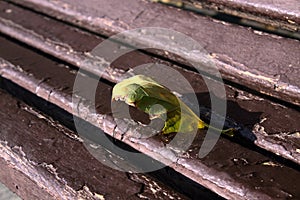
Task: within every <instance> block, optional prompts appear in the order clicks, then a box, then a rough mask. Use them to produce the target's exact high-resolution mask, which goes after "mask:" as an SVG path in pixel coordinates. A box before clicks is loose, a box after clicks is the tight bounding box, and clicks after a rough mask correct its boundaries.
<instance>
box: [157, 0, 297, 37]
mask: <svg viewBox="0 0 300 200" xmlns="http://www.w3.org/2000/svg"><path fill="white" fill-rule="evenodd" d="M154 1H155V2H161V3H164V4H169V5H174V6H177V7H181V8H186V9H191V10H195V11H198V12H202V13H203V14H205V13H207V14H210V15H212V16H214V15H217V16H215V17H218V15H219V14H222V13H224V14H227V16H223V17H230V16H233V17H239V18H240V19H234V20H240V21H239V23H246V24H247V21H246V20H251V21H254V23H253V25H255V22H259V23H262V25H265V27H264V28H265V30H266V31H268V30H269V31H271V32H272V31H274V32H278V33H280V31H276V29H278V28H279V29H285V30H288V31H291V32H292V33H290V36H293V33H296V34H297V35H298V34H299V25H300V6H299V2H298V1H297V0H288V1H279V0H276V1H273V0H262V1H258V0H246V1H241V0H232V1H227V0H205V1H199V0H167V1H160V0H154ZM213 11H215V12H213ZM220 17H222V16H220ZM249 23H251V22H249ZM282 33H284V32H283V31H282ZM286 33H288V32H286ZM295 36H296V35H295ZM296 38H299V36H296Z"/></svg>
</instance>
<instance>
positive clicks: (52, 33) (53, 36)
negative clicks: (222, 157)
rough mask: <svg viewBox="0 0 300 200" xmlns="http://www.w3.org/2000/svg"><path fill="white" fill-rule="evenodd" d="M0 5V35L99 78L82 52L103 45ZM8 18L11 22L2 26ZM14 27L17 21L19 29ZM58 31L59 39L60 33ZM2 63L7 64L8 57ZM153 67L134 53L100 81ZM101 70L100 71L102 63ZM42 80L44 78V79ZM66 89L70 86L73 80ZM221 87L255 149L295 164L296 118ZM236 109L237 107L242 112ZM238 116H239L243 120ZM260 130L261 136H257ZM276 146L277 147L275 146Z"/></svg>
mask: <svg viewBox="0 0 300 200" xmlns="http://www.w3.org/2000/svg"><path fill="white" fill-rule="evenodd" d="M0 3H1V2H0ZM1 5H6V6H7V7H6V8H7V9H10V10H11V11H12V12H11V13H10V14H9V15H7V14H5V13H1V15H0V16H1V17H6V18H7V19H6V20H5V19H0V30H1V31H2V32H3V33H5V34H7V35H9V36H11V37H13V38H15V39H17V40H19V41H22V42H24V43H26V44H28V45H31V46H33V47H35V48H38V49H40V50H42V51H44V52H46V53H49V54H51V55H52V56H55V57H58V58H60V59H62V60H64V61H67V62H69V63H71V64H73V65H75V66H77V67H79V68H82V69H84V70H86V71H89V72H91V73H94V74H98V75H99V73H101V70H100V71H97V70H98V69H99V67H94V66H101V62H102V64H103V59H102V60H100V61H99V60H98V62H97V60H95V61H91V62H86V60H93V58H91V57H90V56H89V55H86V54H85V52H86V51H90V50H91V48H93V47H94V46H95V45H97V43H98V42H99V43H100V42H101V41H103V39H102V38H100V37H97V36H95V35H93V34H90V33H87V32H82V31H80V30H78V29H76V28H74V27H69V26H67V25H65V24H63V23H59V22H57V21H54V20H51V19H49V18H45V17H42V16H39V15H37V14H34V13H32V12H29V11H26V10H24V9H20V8H18V7H15V6H13V5H9V4H5V3H3V2H2V4H1ZM20 13H22V15H23V16H27V17H26V18H30V19H31V21H32V22H34V23H31V22H28V20H24V17H23V18H20V17H19V14H20ZM8 19H9V20H12V21H7V20H8ZM14 22H18V23H20V24H21V25H22V26H20V25H18V24H16V23H14ZM52 27H55V28H52ZM62 31H63V32H64V34H61V32H62ZM44 41H47V42H44ZM20 54H21V52H20ZM4 55H7V51H6V52H4V51H3V56H4ZM6 58H7V59H9V58H10V57H6ZM133 58H134V59H133ZM152 62H154V63H155V62H161V61H160V60H158V59H156V58H153V57H150V56H147V55H145V54H142V53H139V52H133V53H132V54H130V55H128V56H127V57H124V58H122V59H121V60H119V61H116V62H114V63H113V66H112V67H109V70H108V71H107V73H104V74H103V75H102V77H103V78H105V79H107V80H110V81H112V82H118V81H119V80H120V78H121V75H122V74H124V73H125V72H126V71H127V70H128V69H130V68H134V67H136V66H138V65H140V64H144V63H152ZM15 64H17V65H22V64H24V61H23V60H22V61H21V62H16V63H15ZM28 64H30V62H29V63H28ZM164 64H167V65H168V66H172V67H174V69H176V70H179V71H180V72H182V73H185V74H187V76H188V77H191V78H190V79H191V80H192V79H193V80H194V81H193V82H197V84H195V85H194V88H195V91H196V92H198V93H203V94H205V93H206V94H207V92H208V91H207V90H206V89H205V88H206V86H205V83H204V82H203V80H202V79H201V77H200V76H199V75H196V74H194V73H188V72H184V70H182V69H181V68H180V66H176V65H175V66H174V65H172V64H171V63H167V62H164ZM103 66H105V63H104V64H103ZM44 70H47V71H49V68H47V69H46V68H45V69H44ZM49 73H50V74H52V73H53V72H50V71H49ZM42 76H44V74H43V75H42ZM56 77H57V78H55V80H56V81H55V84H58V83H59V82H60V78H58V77H61V76H60V74H57V75H56ZM40 78H42V77H40ZM61 79H64V78H61ZM72 80H74V79H72ZM53 81H54V80H53ZM55 84H53V86H52V87H55ZM68 84H69V85H72V81H70V82H69V83H68ZM226 88H227V93H228V96H227V98H228V100H230V102H231V101H232V102H234V103H230V104H229V105H228V109H229V110H228V115H229V116H230V117H231V118H233V119H235V120H236V121H237V122H239V123H241V124H245V125H246V126H247V127H248V128H249V129H250V130H252V129H253V131H254V133H255V134H256V136H257V140H256V141H255V144H256V145H257V146H259V147H262V148H264V149H267V150H269V151H272V152H274V153H275V154H279V155H281V156H283V157H285V158H287V159H290V160H293V161H294V162H297V163H300V160H299V159H300V158H299V152H298V151H297V149H299V146H300V144H299V141H298V139H297V138H294V137H293V133H296V132H297V131H298V130H299V129H300V127H299V124H298V122H297V118H299V113H297V112H296V111H295V110H293V109H288V108H280V107H281V106H280V105H278V104H275V105H273V103H272V102H271V101H269V100H267V99H265V98H260V97H258V96H256V95H254V96H253V94H250V93H248V92H245V91H240V90H238V89H232V88H230V87H226ZM67 91H68V93H71V88H69V90H67ZM207 95H208V94H207ZM207 95H201V96H200V98H202V99H203V98H205V99H206V100H204V101H203V100H201V104H203V105H206V106H209V105H210V104H209V103H208V102H209V101H208V100H207ZM245 99H248V100H245ZM237 105H239V106H237ZM258 105H259V106H258ZM240 106H242V107H243V109H242V108H241V107H240ZM244 109H245V110H244ZM274 110H277V112H276V113H274ZM241 113H242V115H243V116H242V117H241ZM258 113H261V115H260V116H259V114H258ZM281 116H287V118H286V120H288V121H289V123H286V122H280V121H282V118H281ZM261 119H267V120H265V121H264V122H262V123H260V122H259V121H260V120H261ZM275 121H277V125H274V124H273V123H274V122H275ZM259 127H260V131H258V128H259ZM262 127H263V129H264V130H263V129H262ZM244 136H246V137H247V136H248V135H247V134H246V135H244ZM278 143H279V144H280V145H279V146H278Z"/></svg>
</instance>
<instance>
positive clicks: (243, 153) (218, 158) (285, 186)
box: [0, 39, 300, 199]
mask: <svg viewBox="0 0 300 200" xmlns="http://www.w3.org/2000/svg"><path fill="white" fill-rule="evenodd" d="M1 43H2V44H5V46H6V52H14V55H11V54H7V53H6V52H4V51H2V52H1V56H2V57H4V58H6V59H8V60H10V61H11V62H12V63H14V64H15V65H20V66H19V67H15V66H14V65H12V64H9V63H8V62H6V61H4V60H2V61H1V65H0V66H1V67H0V68H1V70H0V71H1V74H2V76H3V77H5V78H7V79H10V80H12V81H14V82H15V83H17V84H19V85H20V86H22V87H24V88H25V89H27V90H29V91H31V92H32V93H33V94H36V95H38V96H40V97H42V98H44V99H46V100H47V101H49V102H52V103H54V104H56V105H58V106H59V107H61V108H63V109H65V110H67V111H68V112H69V113H73V114H75V115H78V113H74V112H73V110H72V104H73V103H72V102H71V97H70V95H71V91H72V89H71V88H72V85H73V81H74V77H75V75H74V73H72V70H70V69H68V68H66V67H65V66H63V65H61V64H59V63H56V62H53V61H51V60H49V59H46V58H45V57H43V56H40V55H38V54H36V53H34V52H31V51H28V50H27V49H25V48H22V47H20V46H17V45H15V44H13V43H10V42H8V41H5V39H2V41H1ZM8 49H11V50H13V51H11V50H10V51H8ZM15 55H18V58H19V59H15ZM20 56H21V57H20ZM32 61H34V62H32ZM46 72H47V73H46ZM48 72H49V73H48ZM50 72H51V73H50ZM28 73H30V75H29V74H28ZM45 74H46V76H47V77H45ZM189 76H191V77H192V78H193V80H196V81H195V83H197V84H199V83H200V79H199V78H197V75H192V74H190V75H189ZM72 77H73V78H72ZM45 78H46V79H45ZM43 80H44V81H43ZM99 84H100V85H99V89H100V90H99V91H98V92H97V95H96V96H97V97H101V99H100V100H99V99H98V101H97V99H96V102H97V103H96V107H97V108H99V110H98V114H97V115H94V114H92V113H89V112H90V111H89V108H88V105H86V104H85V103H84V102H82V103H81V104H80V106H79V107H78V109H79V113H80V115H79V116H82V115H83V116H85V119H86V120H87V121H89V122H91V123H93V124H94V125H96V126H98V127H99V128H101V129H104V130H105V132H106V133H108V134H109V135H113V134H114V135H115V136H116V137H117V138H120V137H121V134H122V133H123V132H124V130H123V131H122V130H120V129H115V128H114V127H115V124H114V121H113V120H112V118H111V117H110V116H109V114H107V113H108V112H109V110H110V108H108V107H107V106H108V105H110V91H111V86H109V85H107V84H104V83H101V82H100V83H99ZM197 88H199V89H201V88H203V87H201V86H199V85H198V87H197ZM199 92H200V93H201V90H200V91H199ZM229 94H234V91H232V92H229ZM239 95H240V97H245V96H243V94H239ZM239 95H238V96H239ZM248 98H251V97H248ZM238 99H239V98H237V100H238ZM251 100H252V101H253V104H255V105H253V107H251V108H252V109H254V108H255V107H257V104H258V103H259V104H264V101H259V100H255V99H252V98H251ZM243 101H244V100H243ZM243 101H242V100H240V102H243ZM250 103H251V102H249V101H245V102H244V104H245V105H249V104H250ZM267 104H268V103H266V104H264V105H263V106H267ZM236 108H237V107H236ZM284 109H286V108H283V107H282V106H279V105H278V106H276V110H280V112H281V113H282V112H284ZM270 110H272V112H274V110H275V109H274V107H272V109H270ZM239 111H241V110H239ZM239 111H238V110H234V111H233V112H232V113H234V112H238V113H236V114H238V116H240V112H239ZM290 111H292V110H289V112H290ZM248 114H249V113H248ZM295 114H298V112H296V113H295ZM274 115H275V116H276V114H274ZM246 121H247V120H246ZM272 121H273V120H272ZM296 121H297V120H296V119H295V123H296ZM273 122H275V123H277V122H276V120H275V121H273ZM284 123H285V122H283V123H282V124H280V125H284ZM296 124H297V123H296ZM270 125H271V126H274V124H273V123H272V124H270ZM289 127H291V125H289ZM277 128H278V127H277ZM199 133H200V134H199V136H198V137H197V139H196V141H195V144H194V145H193V146H192V147H191V149H190V151H189V154H188V155H186V156H185V157H177V156H178V155H176V153H175V152H173V151H172V150H171V149H170V150H169V151H168V152H164V153H163V154H162V152H161V147H162V146H163V144H162V143H161V141H160V140H157V138H149V139H136V138H134V137H131V136H130V135H132V134H130V130H129V132H127V133H126V134H125V135H124V139H123V141H124V142H125V143H127V144H129V145H130V146H132V147H134V148H135V149H139V150H140V151H142V152H143V153H145V154H147V155H150V156H152V157H153V158H155V159H157V160H159V161H161V162H163V163H166V164H170V163H172V164H171V165H170V167H172V168H174V169H175V170H176V171H178V172H180V173H182V174H183V175H185V176H187V177H189V178H190V179H192V180H194V181H196V182H198V183H199V184H201V185H203V186H205V187H207V188H209V189H211V190H212V191H214V192H216V193H217V194H219V195H221V196H223V197H225V198H231V199H232V198H234V199H242V198H243V199H255V198H262V197H264V199H268V198H275V197H276V196H278V198H287V197H291V198H295V199H297V197H298V196H299V194H298V190H297V181H298V179H299V178H298V177H299V175H300V174H299V171H298V170H297V169H293V168H291V167H293V166H290V167H288V166H285V164H287V163H286V162H280V161H279V160H277V161H276V160H273V159H272V158H270V157H268V156H266V155H263V154H262V153H263V152H260V151H259V150H257V151H258V152H256V151H253V149H251V147H250V149H249V148H246V147H243V146H241V145H239V144H238V143H237V142H233V141H230V140H228V139H226V138H221V139H220V140H219V142H218V144H217V145H216V147H215V148H214V150H213V151H212V152H211V154H209V156H207V157H205V158H204V159H199V158H197V155H196V154H197V151H198V148H199V144H200V143H201V141H202V139H203V135H204V133H205V131H201V132H199ZM59 146H63V145H59ZM224 151H225V152H227V153H226V154H224ZM174 156H175V157H174ZM81 157H82V156H81ZM278 162H279V163H278ZM287 177H289V178H288V179H287ZM271 182H272V183H271ZM273 183H274V184H273ZM270 184H271V185H272V186H271V188H270ZM258 185H259V186H258Z"/></svg>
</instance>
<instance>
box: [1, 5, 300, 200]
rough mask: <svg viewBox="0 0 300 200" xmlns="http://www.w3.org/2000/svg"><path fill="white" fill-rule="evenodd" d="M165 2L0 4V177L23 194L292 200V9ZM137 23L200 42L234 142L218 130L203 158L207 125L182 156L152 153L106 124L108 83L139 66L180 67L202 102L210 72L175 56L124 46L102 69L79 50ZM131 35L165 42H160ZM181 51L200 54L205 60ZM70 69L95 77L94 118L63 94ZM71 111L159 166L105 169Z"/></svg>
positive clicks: (151, 144)
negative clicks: (221, 90) (219, 81)
mask: <svg viewBox="0 0 300 200" xmlns="http://www.w3.org/2000/svg"><path fill="white" fill-rule="evenodd" d="M178 2H179V3H178ZM163 3H166V1H163ZM167 3H169V4H172V6H167V5H163V4H159V3H155V2H150V1H139V0H132V1H129V2H126V3H125V2H123V1H119V0H113V1H110V2H109V3H107V2H104V1H103V2H102V1H93V0H88V1H77V0H72V1H71V0H59V1H50V0H46V1H38V0H24V1H14V0H11V1H2V2H0V7H1V13H0V32H1V33H2V35H1V37H0V40H1V44H2V47H5V48H1V49H0V57H1V58H0V75H1V79H0V80H1V88H2V90H1V96H2V98H1V105H0V106H1V112H0V114H1V119H2V122H3V123H2V124H1V130H2V131H1V138H0V140H1V143H0V145H1V148H0V151H1V153H0V165H1V169H4V170H2V171H1V172H0V180H1V182H3V183H4V184H5V185H7V186H8V187H9V188H10V189H11V190H12V191H14V192H15V193H17V194H18V195H19V196H20V197H22V198H24V199H38V198H40V197H41V196H42V197H43V199H44V198H50V199H51V198H56V199H66V198H71V199H78V198H84V199H115V198H121V199H123V198H124V199H125V198H126V199H128V198H134V199H135V198H137V199H138V198H150V199H159V198H163V199H165V198H168V199H179V198H182V199H187V198H192V199H197V198H201V197H202V198H208V199H212V198H213V199H215V198H220V199H222V198H227V199H258V198H263V199H273V198H279V199H284V198H291V199H297V198H299V196H300V194H299V192H298V188H297V183H298V179H299V177H300V174H299V164H300V150H299V149H300V143H299V130H300V126H299V116H300V113H299V104H300V103H299V102H300V100H299V91H300V90H299V84H300V82H299V80H298V74H299V73H298V71H299V62H300V61H299V59H300V58H299V55H300V48H299V47H300V45H299V40H297V37H298V36H297V35H298V34H299V28H298V27H299V14H298V13H299V9H298V10H297V7H296V6H295V7H294V9H293V7H291V6H288V5H290V4H288V3H287V4H274V5H272V6H271V8H272V9H268V10H266V9H264V6H265V4H264V3H263V2H260V3H255V2H254V1H253V3H255V4H251V3H252V2H251V1H245V2H239V1H232V2H231V3H229V2H227V1H219V2H217V1H205V2H198V1H183V2H182V1H176V2H175V1H168V2H167ZM265 3H268V2H265ZM291 3H293V1H291ZM174 5H175V6H177V7H179V8H176V7H174ZM200 5H201V6H200ZM253 5H254V6H253ZM203 8H205V9H203ZM195 11H196V12H195ZM200 11H201V12H202V13H201V12H200ZM275 11H276V12H275ZM211 12H214V13H216V12H217V13H219V16H220V13H221V14H226V16H231V17H232V18H234V17H239V18H242V19H244V20H252V21H255V22H257V23H260V24H262V23H264V24H265V25H268V24H269V25H270V26H272V27H276V30H277V31H274V32H273V31H272V29H270V28H269V29H268V30H267V32H268V33H267V32H262V30H264V29H263V28H262V29H260V30H257V29H255V28H257V27H252V28H249V27H246V25H245V24H239V25H237V24H234V23H231V22H232V21H230V20H227V21H222V20H221V19H222V18H216V17H214V16H213V15H210V16H203V14H205V13H208V14H209V13H211ZM257 14H259V15H260V17H259V18H258V17H254V16H256V15H257ZM29 19H30V20H29ZM258 19H260V20H258ZM271 22H272V23H271ZM241 25H243V26H241ZM248 25H249V24H248ZM145 26H146V27H147V26H148V27H149V26H156V27H163V28H168V29H171V30H176V31H179V32H182V33H184V34H186V35H188V36H190V37H191V38H193V39H194V40H195V41H197V42H199V43H201V44H202V45H203V47H204V48H205V50H206V51H207V52H208V54H209V55H210V57H211V59H212V60H213V61H214V62H215V63H216V66H217V69H218V70H219V71H220V73H221V75H222V77H223V79H224V83H225V90H226V99H227V101H228V102H227V108H228V110H227V115H228V117H229V118H230V120H228V121H227V122H228V123H227V125H228V126H229V127H230V126H232V124H234V125H235V126H239V127H240V131H239V134H238V135H237V136H236V137H234V138H227V137H221V138H220V139H219V140H218V142H217V144H216V146H215V147H214V149H213V150H212V151H211V152H210V153H209V154H208V155H207V156H206V157H204V158H202V159H199V158H198V156H197V154H198V151H199V147H200V144H201V142H202V141H203V136H204V135H205V133H206V130H201V131H199V133H198V135H197V136H196V138H195V141H194V143H193V144H192V146H191V147H190V148H189V150H188V151H187V152H188V153H186V154H184V155H181V154H178V153H177V152H176V151H173V150H172V149H171V150H169V151H168V152H161V151H160V149H161V148H162V147H163V146H164V144H163V142H162V141H161V139H160V138H159V137H154V138H147V139H136V138H134V137H132V135H131V132H130V130H123V129H122V128H120V127H119V128H117V127H116V122H115V121H114V120H113V117H112V115H111V108H110V101H111V90H112V87H113V85H114V84H115V83H117V82H119V81H120V80H121V79H122V76H123V75H124V74H125V73H126V72H127V71H129V70H130V69H132V68H135V67H136V66H139V65H141V64H145V63H161V64H164V65H165V66H169V67H171V68H172V69H174V70H177V71H178V72H180V73H181V74H183V75H184V76H185V77H186V78H187V79H188V80H189V81H190V82H191V85H192V87H193V88H194V90H195V92H196V95H197V97H198V99H199V101H200V104H201V105H202V106H205V107H207V108H209V107H210V96H209V91H208V88H207V87H206V86H205V81H204V79H203V77H207V78H210V79H213V78H214V75H213V74H209V73H204V74H199V73H198V72H197V71H195V69H194V68H193V67H192V66H191V65H190V64H189V63H188V62H186V60H184V59H182V58H181V57H180V56H174V54H170V53H165V51H160V50H157V49H149V50H146V51H133V52H131V53H129V54H128V55H125V56H122V57H120V58H118V59H117V60H116V61H115V62H113V64H112V65H110V66H109V67H107V62H106V61H105V58H104V57H103V58H101V57H100V58H99V57H94V56H93V55H92V54H90V53H88V52H90V51H92V50H93V49H94V48H95V46H96V45H98V44H99V43H101V42H103V41H104V40H105V39H106V38H107V37H109V36H112V35H114V34H116V33H118V32H122V31H125V30H129V29H134V28H140V27H145ZM278 30H284V31H283V32H280V31H279V32H278ZM287 33H290V34H291V36H289V35H288V34H287ZM278 34H280V36H279V35H278ZM139 42H140V43H142V44H144V45H149V44H151V43H155V44H157V45H158V47H161V48H163V47H164V46H166V45H167V44H166V43H165V41H164V40H163V39H159V38H146V37H145V38H144V40H141V41H139ZM116 45H117V43H116ZM177 50H178V52H183V51H184V49H183V48H182V49H181V48H178V49H177ZM190 59H192V60H193V61H195V62H198V61H199V62H200V60H201V59H203V57H201V56H199V57H198V56H197V55H196V56H195V57H191V58H190ZM104 66H106V67H107V68H106V70H105V72H104V73H103V74H102V72H103V71H102V69H103V67H104ZM78 69H82V70H84V71H85V73H86V74H87V75H88V76H94V75H96V76H97V75H100V74H101V78H102V79H101V80H100V81H99V83H98V90H97V93H96V102H95V104H96V105H95V106H96V109H97V113H96V114H94V113H92V110H91V109H90V107H89V104H88V103H89V102H86V101H84V100H82V99H78V102H74V101H72V95H73V85H74V80H75V78H76V73H77V71H78ZM166 78H169V79H171V78H172V77H168V76H167V75H166ZM8 93H10V94H8ZM11 95H13V96H11ZM73 106H75V107H77V108H78V110H77V111H74V109H73ZM73 115H74V116H75V118H76V119H77V120H79V121H80V122H81V123H86V124H87V127H89V128H88V129H87V130H99V131H100V130H103V131H104V132H105V134H107V137H109V138H110V140H112V141H114V139H112V136H114V137H115V138H116V139H118V140H121V141H115V143H116V145H118V146H123V148H125V149H130V150H131V151H134V149H135V150H138V151H139V152H142V153H143V154H145V159H150V160H151V159H153V160H152V161H151V162H153V163H157V164H159V163H163V164H166V165H168V167H165V168H162V169H160V170H158V171H155V172H151V173H144V174H136V173H130V172H120V171H117V170H114V169H111V168H110V167H108V166H105V165H103V164H102V163H101V162H99V161H98V160H97V159H95V158H94V157H93V156H92V155H91V154H90V152H89V151H88V150H87V149H86V148H85V146H84V144H83V142H82V139H80V137H79V136H78V135H77V134H76V127H74V123H73ZM103 131H102V132H103ZM105 134H104V133H103V135H102V137H103V136H104V135H105ZM99 137H100V136H99ZM94 142H95V141H94ZM124 145H125V146H124ZM91 146H92V147H94V146H95V145H91ZM96 146H97V145H96ZM97 148H99V147H97ZM132 148H133V149H132ZM101 149H102V148H100V150H101ZM104 150H105V149H104ZM105 151H106V152H108V153H107V154H105V155H106V156H107V157H106V159H107V160H109V158H110V157H113V158H114V159H117V157H114V156H115V154H114V152H113V149H109V150H105ZM146 155H147V156H146ZM148 156H149V157H148Z"/></svg>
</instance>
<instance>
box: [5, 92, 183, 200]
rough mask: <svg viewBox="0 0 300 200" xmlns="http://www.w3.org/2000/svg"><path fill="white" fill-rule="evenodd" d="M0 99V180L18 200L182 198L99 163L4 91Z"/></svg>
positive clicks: (65, 133) (76, 140)
mask: <svg viewBox="0 0 300 200" xmlns="http://www.w3.org/2000/svg"><path fill="white" fill-rule="evenodd" d="M0 97H1V98H0V108H1V109H0V119H1V125H0V128H1V134H0V166H1V171H0V178H1V181H3V182H4V183H5V184H6V185H7V186H8V187H9V188H10V189H11V190H13V191H14V192H15V193H17V194H18V195H19V196H20V197H22V198H23V199H98V200H101V199H118V198H119V199H128V198H130V199H140V198H141V197H142V196H143V197H145V198H146V197H147V198H150V199H161V198H164V199H166V198H167V199H172V198H173V199H174V198H175V199H185V198H186V197H184V196H183V195H181V194H178V193H176V192H174V191H172V190H171V189H170V188H168V187H166V186H164V185H162V184H161V183H160V182H159V181H157V180H155V179H153V178H151V177H150V176H148V175H139V174H136V175H133V174H128V173H125V172H121V171H117V170H114V169H112V168H110V167H108V166H106V165H104V164H102V163H101V162H100V161H98V160H97V159H95V158H94V157H93V156H92V155H91V154H90V153H89V152H88V150H87V149H86V147H85V146H84V145H83V144H82V141H81V140H80V139H79V137H78V136H77V135H76V134H75V133H74V132H72V131H71V130H69V129H68V128H65V127H64V126H62V125H61V124H59V123H58V122H56V121H54V120H53V119H51V118H49V117H48V116H46V115H43V114H42V113H40V112H39V111H36V110H35V109H33V108H32V107H30V106H28V105H26V104H24V103H22V102H20V101H19V100H18V99H15V98H13V97H12V96H11V95H9V94H7V93H6V92H5V91H3V90H0ZM52 109H53V108H52ZM53 112H54V109H53ZM65 117H66V116H65ZM154 192H155V193H154Z"/></svg>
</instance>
